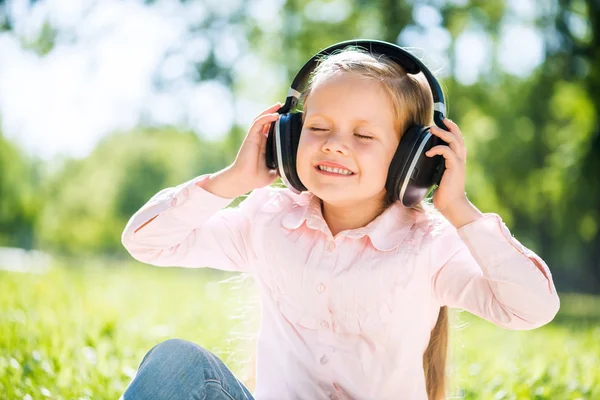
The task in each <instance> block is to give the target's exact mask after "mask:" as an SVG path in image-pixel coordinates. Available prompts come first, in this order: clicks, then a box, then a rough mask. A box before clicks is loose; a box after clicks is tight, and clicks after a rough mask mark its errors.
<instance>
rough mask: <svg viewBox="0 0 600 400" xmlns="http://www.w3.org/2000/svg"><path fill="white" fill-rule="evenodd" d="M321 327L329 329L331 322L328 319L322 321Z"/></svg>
mask: <svg viewBox="0 0 600 400" xmlns="http://www.w3.org/2000/svg"><path fill="white" fill-rule="evenodd" d="M321 328H323V329H329V323H328V322H327V321H321Z"/></svg>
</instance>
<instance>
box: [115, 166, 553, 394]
mask: <svg viewBox="0 0 600 400" xmlns="http://www.w3.org/2000/svg"><path fill="white" fill-rule="evenodd" d="M207 178H208V175H203V176H200V177H198V178H195V179H193V180H191V181H189V182H186V183H183V184H181V185H179V186H177V187H175V188H169V189H165V190H163V191H161V192H159V193H157V194H156V195H155V196H154V197H153V198H152V199H150V201H149V202H148V203H147V204H145V205H144V206H143V207H142V208H141V209H140V210H139V211H138V212H136V213H135V215H133V217H132V218H131V220H130V221H129V223H128V224H127V226H126V228H125V231H124V232H123V237H122V241H123V244H124V246H125V247H126V248H127V250H128V251H129V252H130V254H131V255H132V256H133V257H134V258H136V259H137V260H140V261H142V262H144V263H148V264H153V265H157V266H181V267H190V268H200V267H212V268H217V269H222V270H227V271H243V272H246V273H248V274H251V275H252V276H253V277H254V280H255V282H256V284H257V285H258V289H259V290H258V292H259V293H260V297H261V303H262V317H261V318H262V321H261V328H260V332H259V334H258V344H257V346H258V349H257V361H256V363H257V364H256V369H257V372H256V390H255V393H254V396H255V398H256V399H258V400H282V399H302V400H304V399H306V400H315V399H317V400H319V399H365V400H366V399H369V400H372V399H380V400H385V399H411V400H413V399H427V395H426V391H425V378H424V371H423V353H424V351H425V349H426V348H427V344H428V343H429V338H430V332H431V330H432V328H433V327H434V325H435V323H436V320H437V317H438V313H439V310H440V306H448V307H456V308H461V309H464V310H467V311H469V312H471V313H473V314H475V315H477V316H480V317H481V318H484V319H486V320H488V321H490V322H492V323H494V324H496V325H498V326H501V327H504V328H507V329H533V328H537V327H540V326H542V325H544V324H546V323H548V322H550V321H551V320H552V319H553V318H554V316H555V315H556V313H557V312H558V309H559V306H560V300H559V297H558V295H557V293H556V289H555V287H554V283H553V281H552V275H551V273H550V270H549V269H548V266H547V265H546V264H545V263H544V261H543V260H542V259H541V258H540V257H538V256H537V255H536V254H535V253H533V252H532V251H530V250H529V249H527V248H525V247H524V246H523V245H521V243H519V242H518V241H517V240H516V239H515V238H514V237H512V235H511V233H510V232H509V230H508V229H507V227H506V226H505V225H504V223H503V222H502V220H501V219H500V217H499V216H498V215H496V214H484V215H483V217H481V218H479V219H478V220H476V221H474V222H472V223H469V224H467V225H465V226H463V227H461V228H460V229H458V230H457V229H456V228H454V227H453V226H452V225H451V224H449V223H448V222H447V221H446V219H445V218H443V217H441V216H438V217H435V216H433V215H431V214H425V213H419V212H416V211H413V210H411V209H407V208H404V207H403V206H402V205H401V204H400V203H399V202H397V203H396V204H394V205H393V206H391V207H390V208H389V209H387V210H386V211H385V212H384V213H383V214H381V215H380V216H379V217H377V218H376V219H375V220H373V221H372V222H371V223H369V224H368V225H366V226H365V227H362V228H359V229H351V230H345V231H342V232H340V233H339V234H337V235H336V236H335V237H333V236H332V234H331V231H330V230H329V228H328V226H327V224H326V222H325V220H324V219H323V216H322V213H321V207H320V199H318V198H317V197H316V196H314V195H312V194H311V193H302V194H300V195H296V194H294V193H292V192H291V191H289V190H288V189H280V188H274V187H265V188H261V189H256V190H254V191H253V192H252V193H251V194H250V195H249V196H248V197H247V198H246V199H245V200H244V201H243V202H242V203H241V204H240V205H239V206H237V207H230V208H225V207H226V206H227V205H228V204H229V203H230V202H231V201H232V199H227V198H222V197H219V196H216V195H214V194H212V193H210V192H208V191H206V190H204V189H203V188H202V183H203V182H204V181H205V180H206V179H207Z"/></svg>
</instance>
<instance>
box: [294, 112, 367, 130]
mask: <svg viewBox="0 0 600 400" xmlns="http://www.w3.org/2000/svg"><path fill="white" fill-rule="evenodd" d="M312 118H323V119H325V120H327V121H331V118H329V117H327V115H325V114H322V113H314V114H310V115H307V116H305V120H308V119H312ZM352 122H354V123H356V124H357V125H370V126H373V127H375V128H377V126H375V124H373V122H371V121H369V120H366V119H353V120H352Z"/></svg>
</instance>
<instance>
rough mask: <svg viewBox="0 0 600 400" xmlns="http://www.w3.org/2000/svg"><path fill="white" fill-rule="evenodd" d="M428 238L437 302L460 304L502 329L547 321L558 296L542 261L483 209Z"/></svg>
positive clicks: (530, 326)
mask: <svg viewBox="0 0 600 400" xmlns="http://www.w3.org/2000/svg"><path fill="white" fill-rule="evenodd" d="M437 239H438V240H434V242H433V243H432V253H431V262H432V264H431V265H432V266H433V267H434V268H435V271H434V274H433V278H432V285H433V291H434V293H435V294H436V296H437V299H438V300H439V303H440V305H442V306H449V307H455V308H462V309H464V310H467V311H469V312H471V313H473V314H475V315H478V316H480V317H482V318H485V319H486V320H488V321H490V322H492V323H494V324H496V325H499V326H502V327H504V328H507V329H533V328H537V327H540V326H542V325H545V324H547V323H548V322H550V321H552V319H553V318H554V316H555V315H556V313H557V312H558V310H559V308H560V299H559V297H558V294H557V293H556V288H555V287H554V283H553V280H552V275H551V273H550V270H549V268H548V266H547V265H546V263H545V262H544V261H543V260H542V259H541V258H540V257H538V256H537V255H536V254H535V253H534V252H532V251H531V250H529V249H527V248H525V247H524V246H523V245H522V244H521V243H520V242H519V241H518V240H517V239H515V238H514V237H513V236H512V235H511V233H510V231H509V230H508V228H507V227H506V225H505V224H504V223H503V222H502V220H501V218H500V217H499V216H498V215H496V214H484V215H483V216H482V217H481V218H478V219H477V220H475V221H473V222H470V223H468V224H466V225H464V226H462V227H460V228H459V229H456V228H454V227H453V226H448V227H447V229H445V231H444V233H443V234H442V235H441V236H440V237H439V238H437Z"/></svg>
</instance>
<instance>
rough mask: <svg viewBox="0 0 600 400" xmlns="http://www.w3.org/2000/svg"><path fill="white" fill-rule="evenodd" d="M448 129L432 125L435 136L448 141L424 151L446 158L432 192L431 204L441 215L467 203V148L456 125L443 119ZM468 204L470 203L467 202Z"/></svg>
mask: <svg viewBox="0 0 600 400" xmlns="http://www.w3.org/2000/svg"><path fill="white" fill-rule="evenodd" d="M444 124H445V125H446V126H447V127H448V131H446V130H444V129H441V128H439V127H437V126H435V125H434V126H432V127H431V129H430V131H431V133H432V134H434V135H435V136H437V137H439V138H440V139H442V140H443V141H444V142H446V143H448V146H446V145H440V146H434V147H432V148H431V149H429V151H427V152H426V153H425V155H427V156H428V157H433V156H435V155H442V156H443V157H444V158H445V159H446V170H445V171H444V175H442V180H441V182H440V186H439V187H438V188H437V189H436V190H435V191H434V193H433V205H434V206H435V208H437V209H438V210H439V211H440V212H441V213H442V215H444V216H446V215H447V214H448V215H451V214H453V212H452V211H453V209H457V210H458V209H459V208H461V209H462V208H464V205H465V203H469V200H468V199H467V195H466V193H465V174H466V173H465V163H466V161H467V149H466V147H465V142H464V140H463V137H462V133H461V132H460V129H459V128H458V126H457V125H456V124H455V123H454V122H452V121H451V120H449V119H448V118H445V119H444ZM469 204H470V203H469Z"/></svg>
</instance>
